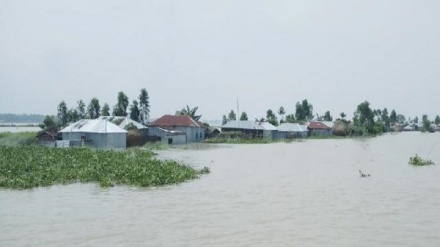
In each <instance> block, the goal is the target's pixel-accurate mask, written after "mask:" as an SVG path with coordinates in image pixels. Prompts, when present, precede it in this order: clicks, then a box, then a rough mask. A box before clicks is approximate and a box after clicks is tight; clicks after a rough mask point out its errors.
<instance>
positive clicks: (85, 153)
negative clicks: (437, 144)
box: [0, 89, 440, 189]
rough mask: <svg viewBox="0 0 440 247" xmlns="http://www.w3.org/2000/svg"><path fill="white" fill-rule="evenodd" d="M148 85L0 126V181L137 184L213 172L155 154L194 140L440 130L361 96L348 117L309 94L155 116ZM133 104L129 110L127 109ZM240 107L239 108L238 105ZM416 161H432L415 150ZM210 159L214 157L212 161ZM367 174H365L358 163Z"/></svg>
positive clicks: (17, 185) (21, 185)
mask: <svg viewBox="0 0 440 247" xmlns="http://www.w3.org/2000/svg"><path fill="white" fill-rule="evenodd" d="M148 98H149V97H148V93H147V91H146V89H142V90H141V94H140V95H139V98H138V99H139V101H137V100H133V103H132V104H131V105H130V107H129V103H128V97H127V96H126V95H125V94H124V93H123V92H119V93H118V102H117V104H116V105H115V106H114V108H113V111H112V114H110V108H109V106H108V105H107V104H104V106H103V107H102V108H101V107H100V104H99V100H98V99H96V98H93V99H92V100H91V101H90V104H89V105H88V106H87V107H86V105H85V104H84V102H83V101H82V100H80V101H78V107H74V108H70V109H68V107H67V105H66V103H65V102H64V101H62V102H61V103H60V104H59V105H58V107H57V115H56V116H46V117H45V118H44V121H43V123H42V124H40V125H39V127H40V128H41V129H42V130H41V131H38V132H37V133H35V132H32V133H0V153H1V154H2V155H1V156H0V187H5V188H13V189H27V188H34V187H41V186H43V187H44V186H51V185H54V184H69V183H76V182H86V183H90V182H95V183H98V184H100V185H101V186H103V187H110V186H114V185H119V184H120V185H133V186H140V187H150V186H160V185H168V184H177V183H181V182H184V181H187V180H191V179H195V178H198V177H200V176H201V175H202V174H206V173H210V168H209V167H207V166H205V164H200V165H197V167H192V166H189V165H186V164H183V163H181V162H178V161H176V160H173V159H170V160H166V159H165V160H162V159H158V158H156V157H155V155H156V153H154V152H153V150H154V149H161V148H162V146H172V147H176V146H177V147H179V146H181V145H184V144H190V143H233V144H242V143H243V144H258V143H272V142H279V141H284V142H290V141H291V140H300V139H328V138H350V137H355V136H364V137H372V136H377V135H380V134H381V133H385V132H400V131H422V132H428V133H429V132H431V133H435V132H439V131H440V117H439V116H437V117H436V118H435V120H434V121H430V120H429V118H428V116H427V115H423V116H422V121H419V120H418V119H417V118H414V119H409V118H408V119H406V118H405V117H404V116H403V115H401V114H397V113H396V111H395V110H392V111H391V113H390V114H388V110H387V109H386V108H384V109H382V110H380V109H376V110H373V109H371V108H370V104H369V102H367V101H364V102H362V103H360V104H359V105H358V106H357V108H356V111H355V112H354V114H353V118H352V119H350V120H349V119H348V118H347V116H346V114H345V113H340V114H339V115H340V117H339V118H337V119H335V120H333V117H332V116H331V115H330V112H329V111H327V112H325V114H324V115H323V116H320V115H318V114H316V115H314V114H313V106H312V105H311V103H309V102H308V101H307V100H306V99H305V100H303V101H301V102H298V103H297V104H296V106H295V113H294V114H286V112H285V110H284V108H283V107H280V109H279V110H278V112H277V113H278V115H279V117H280V119H279V120H278V117H277V116H276V115H275V113H274V112H273V111H272V110H270V109H269V110H267V112H266V117H265V118H263V117H262V118H259V119H255V120H249V119H248V117H247V114H246V112H241V114H240V117H239V118H237V115H238V114H236V113H235V112H234V111H233V110H231V111H230V112H229V114H228V116H226V115H223V121H222V123H221V124H220V125H218V126H217V125H212V126H211V125H209V124H208V123H203V122H201V121H200V118H201V115H197V114H198V113H197V109H198V107H189V106H186V107H184V108H182V109H181V110H178V111H176V112H175V114H165V115H163V116H161V117H159V118H157V119H150V118H149V107H150V104H149V101H148ZM127 109H128V110H127ZM237 113H238V111H237ZM409 164H412V165H416V166H425V165H432V164H434V162H432V161H431V160H424V159H422V158H421V157H419V156H417V154H416V155H415V157H411V158H410V161H409ZM208 166H209V165H208ZM359 172H360V174H361V175H364V174H363V173H362V172H361V171H359ZM361 177H362V176H361ZM363 177H367V176H366V175H365V176H363Z"/></svg>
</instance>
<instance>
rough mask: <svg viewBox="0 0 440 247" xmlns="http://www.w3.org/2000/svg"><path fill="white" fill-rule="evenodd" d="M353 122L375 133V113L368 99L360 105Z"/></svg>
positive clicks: (370, 132)
mask: <svg viewBox="0 0 440 247" xmlns="http://www.w3.org/2000/svg"><path fill="white" fill-rule="evenodd" d="M353 122H355V123H356V124H357V126H359V127H363V128H365V130H366V131H367V132H368V133H369V134H374V124H375V123H374V113H373V110H371V108H370V103H369V102H368V101H364V102H362V103H361V104H359V105H358V107H357V109H356V112H355V119H353Z"/></svg>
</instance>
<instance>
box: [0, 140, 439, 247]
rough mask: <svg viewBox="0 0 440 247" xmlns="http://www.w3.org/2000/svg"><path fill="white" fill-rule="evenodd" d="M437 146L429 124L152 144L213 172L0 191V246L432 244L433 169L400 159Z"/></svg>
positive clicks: (433, 152) (431, 153)
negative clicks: (182, 178)
mask: <svg viewBox="0 0 440 247" xmlns="http://www.w3.org/2000/svg"><path fill="white" fill-rule="evenodd" d="M439 145H440V134H438V133H435V134H421V133H401V134H398V135H384V136H381V137H377V138H373V139H347V140H310V141H305V142H292V143H275V144H261V145H260V144H258V145H257V144H254V145H220V146H218V147H217V146H216V147H217V148H208V149H195V150H194V149H171V150H161V151H158V152H159V153H160V155H161V157H165V158H173V159H177V160H183V161H184V162H186V163H187V164H190V165H193V166H199V167H203V166H209V167H210V168H211V173H210V174H208V175H205V176H203V177H202V178H201V179H198V180H194V181H191V182H188V183H184V184H180V185H175V186H166V187H159V188H150V189H140V188H134V187H124V186H119V187H113V188H109V189H102V188H100V187H98V186H95V185H93V184H73V185H68V186H53V187H49V188H38V189H33V190H24V191H13V190H0V222H1V224H0V246H25V245H32V246H60V245H62V246H65V245H72V246H94V245H100V246H103V245H104V246H439V244H440V237H439V235H438V233H437V232H438V229H439V228H440V216H439V214H438V209H439V207H440V183H439V181H440V179H439V178H440V171H439V169H438V166H431V167H412V166H409V165H408V164H407V163H408V160H409V157H410V156H413V155H414V154H415V153H417V154H419V155H420V156H421V157H426V158H429V159H431V160H433V161H434V162H436V163H437V164H440V151H439V150H440V146H439ZM359 170H362V171H364V172H366V173H369V174H371V177H368V178H360V177H359Z"/></svg>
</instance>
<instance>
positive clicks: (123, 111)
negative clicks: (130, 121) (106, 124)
mask: <svg viewBox="0 0 440 247" xmlns="http://www.w3.org/2000/svg"><path fill="white" fill-rule="evenodd" d="M127 107H128V97H127V95H125V93H124V92H122V91H121V92H119V93H118V103H117V104H116V105H115V107H114V108H113V115H115V116H122V117H126V116H127Z"/></svg>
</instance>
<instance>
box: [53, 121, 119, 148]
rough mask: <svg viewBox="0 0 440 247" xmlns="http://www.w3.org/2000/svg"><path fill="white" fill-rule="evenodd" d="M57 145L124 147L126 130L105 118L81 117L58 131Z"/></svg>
mask: <svg viewBox="0 0 440 247" xmlns="http://www.w3.org/2000/svg"><path fill="white" fill-rule="evenodd" d="M59 132H60V133H61V135H62V140H63V141H61V142H57V146H63V147H68V146H88V147H94V148H98V149H125V148H126V141H127V131H126V130H124V129H122V128H120V127H119V126H117V125H115V124H113V123H111V122H110V121H107V120H106V119H82V120H79V121H77V122H75V123H73V124H70V125H69V126H67V127H66V128H64V129H62V130H60V131H59Z"/></svg>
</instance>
